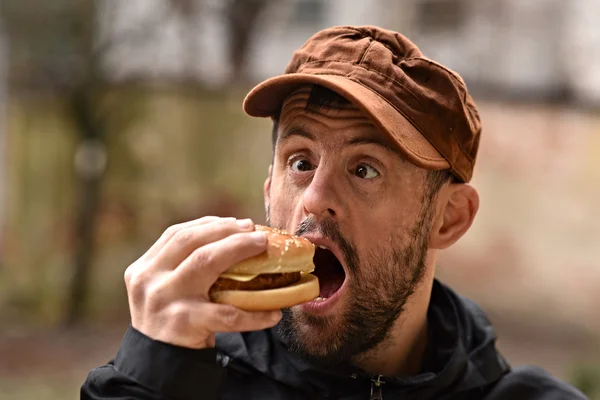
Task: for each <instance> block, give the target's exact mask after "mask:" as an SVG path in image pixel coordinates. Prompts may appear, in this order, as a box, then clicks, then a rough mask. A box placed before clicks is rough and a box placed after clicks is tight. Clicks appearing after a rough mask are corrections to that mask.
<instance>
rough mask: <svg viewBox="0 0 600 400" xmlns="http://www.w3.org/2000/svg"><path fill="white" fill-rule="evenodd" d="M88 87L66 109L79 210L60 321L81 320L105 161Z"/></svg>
mask: <svg viewBox="0 0 600 400" xmlns="http://www.w3.org/2000/svg"><path fill="white" fill-rule="evenodd" d="M91 92H92V90H91V88H87V87H85V86H84V87H82V88H80V89H79V90H78V91H77V92H76V93H75V94H74V95H73V96H72V97H71V99H70V108H71V110H72V112H73V117H74V121H75V124H76V128H77V131H78V136H79V137H80V143H79V144H78V149H77V154H76V156H75V169H76V173H77V174H76V175H77V179H78V182H77V183H78V184H77V186H78V187H79V196H80V197H79V210H78V213H77V217H76V222H75V230H74V235H75V246H74V254H73V270H72V276H71V281H70V289H69V299H68V303H67V309H66V315H65V320H64V324H65V325H66V326H72V325H75V324H78V323H79V322H81V321H82V319H83V316H84V311H85V305H86V303H87V297H88V294H89V283H90V282H89V276H90V271H91V266H92V261H93V257H94V244H95V238H96V235H95V233H96V222H97V217H98V211H99V205H100V191H101V184H102V176H103V174H104V167H105V164H106V155H105V153H104V147H103V140H104V130H103V128H102V125H101V123H100V121H97V120H96V118H95V114H94V107H95V101H94V99H93V98H92V93H91Z"/></svg>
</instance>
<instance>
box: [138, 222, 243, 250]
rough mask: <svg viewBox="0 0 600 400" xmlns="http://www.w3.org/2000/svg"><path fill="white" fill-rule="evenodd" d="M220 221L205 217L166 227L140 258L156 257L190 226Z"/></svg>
mask: <svg viewBox="0 0 600 400" xmlns="http://www.w3.org/2000/svg"><path fill="white" fill-rule="evenodd" d="M218 219H220V218H219V217H213V216H206V217H202V218H198V219H195V220H193V221H187V222H184V223H181V224H176V225H172V226H170V227H168V228H167V229H166V230H165V231H164V232H163V234H162V235H161V236H160V238H158V240H157V241H156V242H155V243H154V244H153V245H152V246H151V247H150V248H149V249H148V251H147V252H146V254H144V255H143V256H142V257H146V258H150V257H154V256H156V254H157V253H158V252H159V251H160V250H161V249H162V248H163V246H164V245H165V244H166V243H167V242H168V241H169V240H171V239H172V238H173V236H174V235H175V234H176V233H177V232H179V231H180V230H182V229H185V228H189V227H192V226H200V225H204V224H207V223H209V222H213V221H216V220H218ZM223 219H233V218H223Z"/></svg>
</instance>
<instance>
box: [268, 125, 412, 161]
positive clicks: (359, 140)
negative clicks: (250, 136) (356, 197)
mask: <svg viewBox="0 0 600 400" xmlns="http://www.w3.org/2000/svg"><path fill="white" fill-rule="evenodd" d="M294 136H300V137H304V138H307V139H309V140H312V141H314V140H315V138H316V137H315V135H314V134H312V133H310V132H307V131H306V130H304V129H302V128H301V127H297V126H295V127H291V128H289V129H287V130H285V131H284V132H282V134H281V135H280V136H279V138H277V143H278V144H283V143H284V142H286V141H288V140H289V139H291V138H292V137H294ZM346 144H347V145H350V146H360V145H364V144H373V145H376V146H379V147H381V148H382V149H384V150H386V151H388V152H390V153H391V154H392V155H394V156H396V157H397V158H399V159H400V160H403V159H404V157H402V154H400V152H399V151H398V149H396V148H394V147H393V146H391V145H390V143H388V142H387V141H385V140H382V139H379V138H374V137H356V138H352V139H350V140H348V141H347V142H346Z"/></svg>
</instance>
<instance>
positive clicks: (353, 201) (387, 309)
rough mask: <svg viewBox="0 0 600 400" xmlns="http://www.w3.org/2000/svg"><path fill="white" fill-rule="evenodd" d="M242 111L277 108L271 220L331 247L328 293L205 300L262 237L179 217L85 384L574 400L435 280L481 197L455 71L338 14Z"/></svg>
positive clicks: (131, 272) (174, 390) (146, 262)
mask: <svg viewBox="0 0 600 400" xmlns="http://www.w3.org/2000/svg"><path fill="white" fill-rule="evenodd" d="M244 109H245V111H246V112H247V113H248V114H250V115H252V116H259V117H271V118H273V121H274V128H273V160H272V164H271V166H270V168H269V172H268V176H267V178H266V182H265V185H264V196H265V206H266V212H267V221H268V223H269V224H270V225H271V226H274V227H277V228H283V229H286V230H288V231H291V232H295V233H296V234H298V235H301V236H305V237H307V238H309V239H310V240H312V241H321V242H322V243H327V244H328V247H329V248H330V249H334V250H335V251H334V253H335V254H338V255H340V256H339V260H337V261H333V262H334V263H335V262H337V263H339V266H340V268H339V270H338V272H337V274H334V273H331V274H329V275H328V276H324V277H321V278H320V280H321V286H322V287H327V290H326V291H327V294H326V295H324V296H325V297H326V299H325V300H323V302H322V303H321V304H320V305H319V306H318V307H312V308H311V307H308V308H307V307H301V306H298V307H293V308H291V309H287V310H283V312H282V313H280V311H274V312H254V313H251V312H244V311H241V310H239V309H237V308H234V307H231V306H225V305H218V304H213V303H211V302H209V300H208V294H207V293H208V290H209V288H210V286H211V285H212V284H213V283H214V282H215V280H216V279H217V277H218V276H219V274H220V273H221V272H223V271H224V270H226V269H227V268H228V267H229V266H230V265H232V264H234V263H236V262H238V261H240V260H242V259H245V258H247V257H251V256H254V255H256V254H259V253H261V252H263V251H264V250H265V246H266V239H265V236H264V235H263V233H262V232H258V231H255V230H254V224H253V222H252V221H249V220H235V219H232V218H216V217H204V218H201V219H199V220H195V221H191V222H187V223H183V224H180V225H176V226H174V227H171V228H170V229H168V230H167V231H166V232H165V234H163V235H162V237H161V238H159V239H158V241H157V242H156V243H155V244H154V245H153V246H152V247H151V248H150V249H149V250H148V252H147V253H146V254H144V255H143V256H142V257H141V258H140V259H139V260H137V261H136V262H135V263H134V264H133V265H131V266H130V267H129V268H128V269H127V272H126V273H125V281H126V285H127V290H128V296H129V307H130V310H131V318H132V327H130V329H129V330H128V332H127V333H126V335H125V338H124V340H123V343H122V344H121V348H120V349H119V352H118V354H117V356H116V358H115V360H113V361H112V362H111V363H109V364H108V365H105V366H103V367H100V368H98V369H95V370H94V371H92V372H91V373H90V375H89V376H88V379H87V381H86V382H85V383H84V385H83V387H82V394H81V395H82V398H84V399H98V400H99V399H148V400H150V399H173V400H188V399H189V400H192V399H216V398H223V399H348V400H350V399H368V398H371V399H381V398H385V399H441V398H444V399H449V398H452V399H490V400H493V399H511V400H517V399H582V398H584V396H583V395H582V394H581V393H580V392H578V391H577V390H576V389H574V388H572V387H570V386H568V385H567V384H565V383H563V382H560V381H558V380H556V379H554V378H553V377H551V376H550V375H548V374H547V373H545V372H544V371H543V370H541V369H536V368H516V369H511V367H510V366H509V365H508V364H507V362H506V361H505V360H504V358H503V357H502V356H501V355H500V354H499V353H498V352H497V350H496V349H495V345H494V342H495V336H494V332H493V330H492V327H491V326H490V323H489V322H488V320H487V319H486V317H485V315H484V314H483V312H482V311H481V310H480V309H479V308H478V307H477V306H476V305H475V304H473V303H472V302H470V301H469V300H467V299H464V298H461V297H459V296H458V295H456V294H455V293H454V292H452V291H451V290H450V289H449V288H447V287H445V286H444V285H442V284H441V283H439V282H438V281H436V280H435V279H434V271H435V265H436V260H437V256H438V251H439V250H441V249H444V248H447V247H449V246H451V245H452V244H454V243H455V242H456V241H457V240H458V239H459V238H460V237H461V236H462V235H463V234H464V233H465V232H466V231H467V230H468V229H469V227H470V226H471V223H472V222H473V219H474V218H475V215H476V213H477V209H478V206H479V198H478V195H477V192H476V190H475V189H474V188H473V187H472V186H470V185H469V184H468V182H469V181H470V179H471V176H472V173H473V167H474V163H475V158H476V155H477V149H478V144H479V138H480V132H481V125H480V120H479V115H478V112H477V109H476V107H475V104H474V103H473V100H472V99H471V97H470V95H469V93H468V92H467V89H466V87H465V84H464V83H463V81H462V79H461V78H460V77H459V76H458V75H457V74H455V73H454V72H452V71H450V70H448V69H447V68H445V67H443V66H442V65H440V64H437V63H435V62H434V61H431V60H429V59H427V58H425V57H424V56H423V55H422V54H421V52H420V51H419V49H418V48H417V47H416V46H415V45H414V44H413V43H411V42H410V41H409V40H408V39H406V38H405V37H403V36H402V35H400V34H398V33H395V32H390V31H387V30H383V29H380V28H377V27H335V28H331V29H326V30H324V31H322V32H319V33H317V34H316V35H315V36H313V37H312V38H311V39H309V40H308V42H307V43H306V44H305V45H304V46H303V47H302V48H301V49H299V50H298V51H297V52H296V53H295V54H294V56H293V58H292V61H291V63H290V65H289V66H288V68H287V70H286V74H284V75H283V76H279V77H275V78H272V79H270V80H267V81H266V82H263V83H262V84H260V85H258V86H257V87H256V88H254V89H253V90H252V91H251V92H250V93H249V95H248V97H247V98H246V100H245V102H244ZM323 290H325V289H322V292H323ZM240 332H242V333H240ZM217 333H218V334H217Z"/></svg>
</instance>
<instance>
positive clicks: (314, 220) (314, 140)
mask: <svg viewBox="0 0 600 400" xmlns="http://www.w3.org/2000/svg"><path fill="white" fill-rule="evenodd" d="M309 93H310V91H309V90H301V91H298V92H296V93H294V94H293V95H291V96H290V97H289V98H288V99H287V100H286V102H285V103H284V106H283V109H282V113H281V118H280V123H279V133H278V141H277V144H276V147H275V153H274V159H273V165H272V173H271V176H270V180H267V183H266V185H265V196H266V203H267V218H268V222H269V224H270V225H271V226H274V227H277V228H281V229H286V230H288V231H290V232H295V233H296V234H299V235H301V236H306V237H308V238H309V239H310V240H312V241H314V242H316V243H317V244H320V245H324V246H325V247H327V248H328V249H329V250H323V249H317V254H316V257H315V265H316V270H315V274H316V275H317V276H318V277H319V281H320V284H321V297H322V298H323V300H321V299H317V301H313V302H311V303H308V304H306V305H302V306H297V307H293V308H291V309H289V310H284V316H283V319H282V321H281V322H280V324H279V326H278V329H279V333H280V335H281V337H282V338H283V340H284V341H285V342H286V343H287V344H288V346H289V347H290V349H291V350H292V351H295V352H297V353H298V354H299V355H301V356H303V357H305V358H307V359H310V360H312V361H313V362H320V363H325V364H330V363H335V362H339V361H349V360H351V359H352V358H353V357H354V356H356V355H359V354H361V353H364V352H366V351H368V350H370V349H372V348H374V347H375V346H376V345H378V344H380V343H381V342H382V341H384V340H385V339H386V337H387V335H388V333H389V331H390V329H391V328H392V326H393V324H394V321H396V319H397V318H398V316H399V315H400V314H401V313H402V312H403V310H404V308H405V306H406V304H407V299H408V298H409V296H410V295H411V293H412V292H413V291H414V289H415V287H416V286H417V285H418V284H419V281H420V279H421V278H422V276H423V274H424V269H425V257H426V252H427V241H428V236H429V231H430V226H431V219H432V212H433V211H432V210H433V204H432V200H431V195H430V193H429V190H428V187H427V185H426V183H425V182H426V172H425V171H424V170H422V169H419V168H417V167H415V166H413V165H412V164H410V163H408V162H407V161H405V160H403V159H402V158H401V156H400V155H399V154H398V153H396V152H395V151H394V150H393V146H392V145H391V143H390V141H389V139H388V138H387V137H386V136H385V135H384V134H383V133H381V132H380V131H379V130H378V129H376V127H375V126H374V125H373V124H372V123H371V122H370V121H369V119H368V118H367V117H366V116H364V115H363V113H362V112H361V111H360V110H358V109H357V108H354V107H352V106H347V107H344V108H342V109H336V108H334V109H325V110H321V111H307V109H306V104H307V100H308V97H309Z"/></svg>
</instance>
